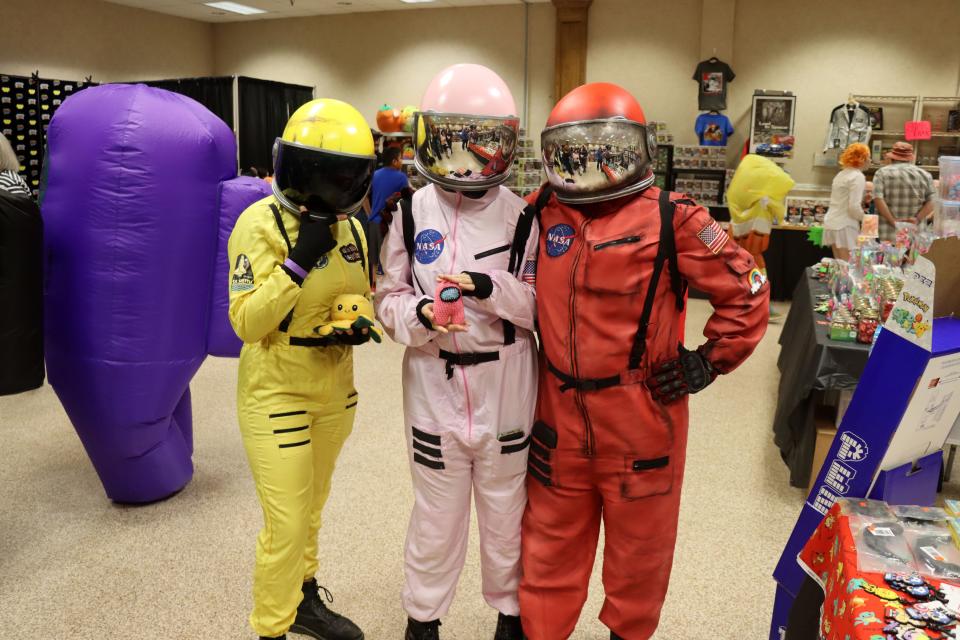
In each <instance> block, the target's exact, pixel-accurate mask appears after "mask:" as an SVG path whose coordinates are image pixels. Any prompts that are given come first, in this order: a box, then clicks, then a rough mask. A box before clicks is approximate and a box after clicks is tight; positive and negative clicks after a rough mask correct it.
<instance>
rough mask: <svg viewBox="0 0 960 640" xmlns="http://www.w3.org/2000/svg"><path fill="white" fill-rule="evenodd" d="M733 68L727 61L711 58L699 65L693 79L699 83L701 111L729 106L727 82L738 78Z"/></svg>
mask: <svg viewBox="0 0 960 640" xmlns="http://www.w3.org/2000/svg"><path fill="white" fill-rule="evenodd" d="M736 77H737V76H736V74H735V73H734V72H733V69H731V68H730V65H728V64H727V63H726V62H723V61H722V60H717V59H716V58H710V59H709V60H704V61H703V62H701V63H700V64H698V65H697V70H696V71H694V73H693V79H694V80H696V81H697V84H698V85H699V102H700V110H701V111H709V110H711V109H716V110H721V109H726V108H727V83H728V82H733V79H734V78H736Z"/></svg>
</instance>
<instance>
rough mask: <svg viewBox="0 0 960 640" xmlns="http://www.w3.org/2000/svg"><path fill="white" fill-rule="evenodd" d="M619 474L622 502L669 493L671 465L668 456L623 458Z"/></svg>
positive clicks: (671, 477)
mask: <svg viewBox="0 0 960 640" xmlns="http://www.w3.org/2000/svg"><path fill="white" fill-rule="evenodd" d="M623 466H624V470H623V471H621V472H620V495H621V497H622V498H623V499H624V500H639V499H640V498H649V497H651V496H660V495H664V494H666V493H670V490H671V489H672V488H673V465H671V464H670V456H662V457H657V458H638V457H636V456H625V457H624V459H623Z"/></svg>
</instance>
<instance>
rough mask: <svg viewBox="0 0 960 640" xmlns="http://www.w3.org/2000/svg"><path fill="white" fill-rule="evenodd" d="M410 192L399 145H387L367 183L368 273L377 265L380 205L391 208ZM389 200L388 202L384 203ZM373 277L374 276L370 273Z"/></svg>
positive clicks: (374, 271) (380, 242)
mask: <svg viewBox="0 0 960 640" xmlns="http://www.w3.org/2000/svg"><path fill="white" fill-rule="evenodd" d="M411 195H413V190H412V189H411V188H410V181H409V180H408V179H407V174H406V173H405V172H404V171H403V154H402V151H401V149H400V148H399V147H390V148H388V149H386V150H384V152H383V166H382V167H380V168H379V169H377V171H376V173H374V174H373V186H371V187H370V216H369V219H368V221H367V247H368V248H369V251H370V273H371V275H373V274H376V273H377V268H378V267H379V265H380V245H381V244H382V243H383V231H382V230H381V228H380V222H381V221H382V220H383V211H384V209H388V210H392V209H393V207H394V206H396V203H397V201H398V200H400V199H401V198H409V197H410V196H411ZM388 201H389V204H388ZM374 277H376V276H375V275H374Z"/></svg>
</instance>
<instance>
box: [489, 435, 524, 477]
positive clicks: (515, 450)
mask: <svg viewBox="0 0 960 640" xmlns="http://www.w3.org/2000/svg"><path fill="white" fill-rule="evenodd" d="M497 443H498V444H499V445H500V454H499V455H498V456H497V464H496V470H495V475H496V476H500V477H509V476H515V475H518V474H521V473H523V472H524V471H526V468H527V450H528V449H529V448H530V435H529V434H528V433H526V432H525V431H524V430H523V429H516V430H515V431H510V432H507V433H501V434H500V435H498V436H497Z"/></svg>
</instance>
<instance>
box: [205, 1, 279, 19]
mask: <svg viewBox="0 0 960 640" xmlns="http://www.w3.org/2000/svg"><path fill="white" fill-rule="evenodd" d="M203 4H205V5H207V6H208V7H213V8H214V9H223V10H224V11H229V12H230V13H239V14H240V15H242V16H252V15H256V14H258V13H266V11H264V10H263V9H257V8H256V7H248V6H247V5H245V4H240V3H238V2H204V3H203Z"/></svg>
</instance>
